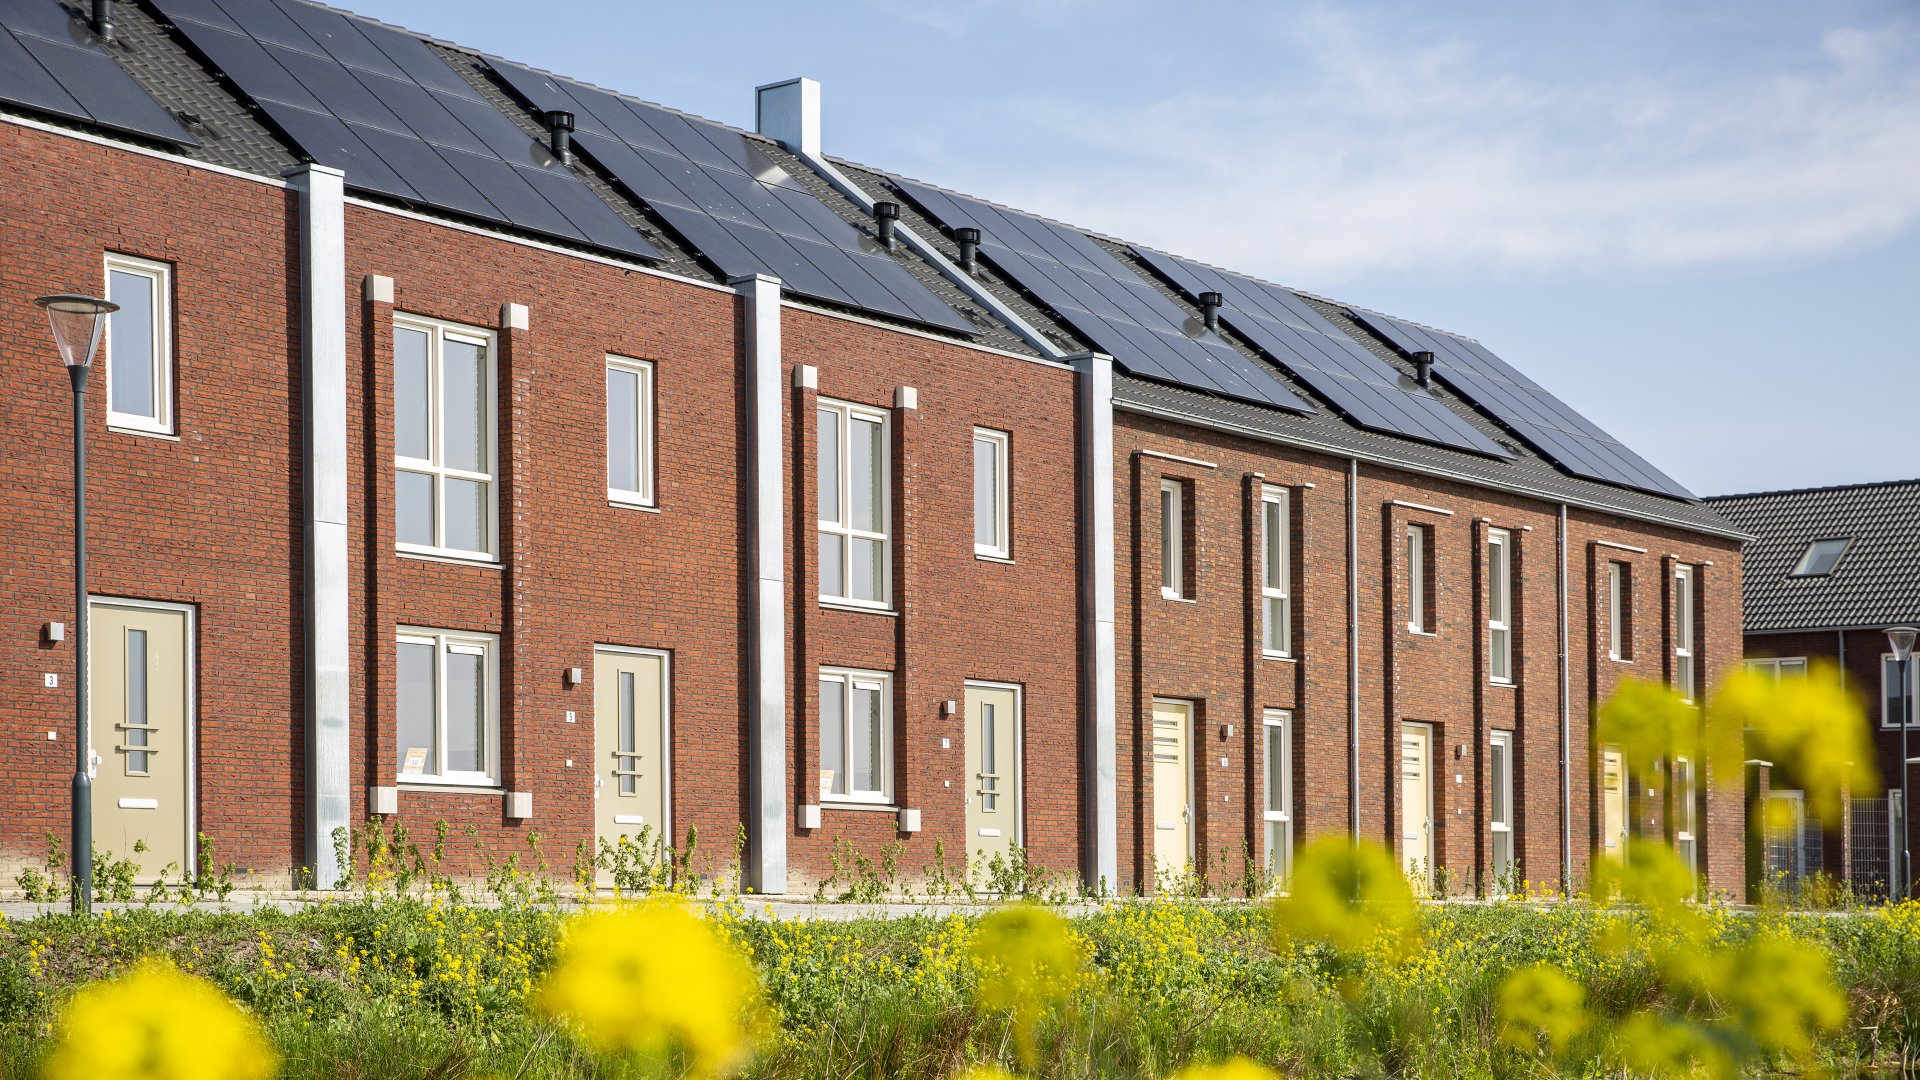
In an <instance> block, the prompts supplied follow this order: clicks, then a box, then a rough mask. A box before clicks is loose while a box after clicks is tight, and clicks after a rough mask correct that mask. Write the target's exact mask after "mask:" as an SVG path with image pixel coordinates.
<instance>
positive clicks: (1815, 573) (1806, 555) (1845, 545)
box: [1787, 536, 1853, 578]
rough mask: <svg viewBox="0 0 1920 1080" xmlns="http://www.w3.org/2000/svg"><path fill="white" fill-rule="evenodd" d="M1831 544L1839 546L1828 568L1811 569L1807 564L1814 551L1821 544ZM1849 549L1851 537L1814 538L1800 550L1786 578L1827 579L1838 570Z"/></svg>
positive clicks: (1851, 542)
mask: <svg viewBox="0 0 1920 1080" xmlns="http://www.w3.org/2000/svg"><path fill="white" fill-rule="evenodd" d="M1832 543H1838V544H1839V545H1840V550H1839V551H1836V552H1834V554H1833V563H1832V564H1831V565H1830V566H1828V567H1827V568H1826V569H1825V570H1815V569H1813V567H1812V566H1811V565H1809V564H1811V563H1812V562H1813V552H1814V549H1815V548H1817V547H1819V546H1820V545H1821V544H1832ZM1851 547H1853V537H1851V536H1819V537H1815V538H1814V539H1812V540H1809V541H1807V546H1806V547H1805V548H1802V549H1801V551H1800V558H1799V559H1798V560H1797V561H1795V562H1794V564H1793V569H1792V570H1791V571H1789V572H1788V574H1787V576H1788V577H1790V578H1805V577H1827V576H1828V575H1830V574H1832V573H1833V572H1834V571H1835V570H1838V569H1840V560H1841V559H1844V558H1846V557H1847V550H1848V549H1849V548H1851Z"/></svg>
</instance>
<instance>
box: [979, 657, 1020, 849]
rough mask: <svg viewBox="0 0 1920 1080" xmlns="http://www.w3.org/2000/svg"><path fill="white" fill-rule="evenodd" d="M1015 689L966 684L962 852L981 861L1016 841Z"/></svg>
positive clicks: (1017, 759) (1017, 726)
mask: <svg viewBox="0 0 1920 1080" xmlns="http://www.w3.org/2000/svg"><path fill="white" fill-rule="evenodd" d="M1019 732H1020V691H1019V689H1018V688H1016V687H1012V686H999V685H991V684H985V683H968V684H967V733H966V747H967V855H968V857H969V858H972V859H975V860H977V861H978V862H979V863H981V864H985V863H986V862H988V861H989V860H991V859H992V858H993V857H994V856H995V855H999V856H1002V857H1003V858H1004V857H1006V856H1008V855H1010V854H1011V853H1012V850H1013V846H1014V845H1015V844H1017V843H1019V842H1020V809H1021V804H1020V799H1021V794H1022V792H1021V790H1020V755H1019V738H1020V734H1019Z"/></svg>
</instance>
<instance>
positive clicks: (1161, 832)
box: [1153, 701, 1193, 889]
mask: <svg viewBox="0 0 1920 1080" xmlns="http://www.w3.org/2000/svg"><path fill="white" fill-rule="evenodd" d="M1192 737H1193V703H1192V702H1189V701H1155V702H1154V703H1153V863H1154V878H1155V883H1156V884H1155V888H1156V889H1159V888H1164V887H1166V886H1168V885H1171V884H1173V883H1174V882H1175V881H1177V880H1179V879H1180V878H1183V877H1185V876H1186V875H1187V873H1188V872H1189V871H1190V870H1191V868H1192V863H1193V792H1192V784H1193V769H1192V756H1191V742H1192Z"/></svg>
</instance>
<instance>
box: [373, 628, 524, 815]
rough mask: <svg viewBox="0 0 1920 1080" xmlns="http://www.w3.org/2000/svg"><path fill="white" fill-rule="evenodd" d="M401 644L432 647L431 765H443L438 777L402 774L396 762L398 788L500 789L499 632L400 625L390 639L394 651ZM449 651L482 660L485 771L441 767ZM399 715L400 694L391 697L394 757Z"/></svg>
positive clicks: (398, 729) (445, 724)
mask: <svg viewBox="0 0 1920 1080" xmlns="http://www.w3.org/2000/svg"><path fill="white" fill-rule="evenodd" d="M401 645H428V646H432V648H433V690H434V702H433V738H434V745H433V748H432V753H433V763H434V764H436V765H442V768H441V770H440V771H439V772H437V773H405V772H401V771H400V770H401V769H403V768H404V767H405V765H406V762H405V761H404V760H396V761H395V762H394V775H395V780H396V781H397V782H398V783H402V784H453V785H462V786H468V787H499V786H500V638H499V635H497V634H482V633H473V632H469V631H464V630H436V629H430V628H427V627H419V626H403V627H401V628H400V630H399V632H398V633H397V634H396V635H395V636H394V649H395V651H396V653H397V652H398V650H399V647H400V646H401ZM449 652H455V653H462V654H464V655H468V656H472V655H476V654H477V655H480V656H483V657H485V659H486V665H485V671H486V683H487V685H486V688H485V690H484V699H485V705H486V710H487V730H486V739H487V745H486V752H485V754H484V755H483V756H484V761H483V762H482V764H484V765H485V766H486V767H485V768H484V769H483V770H481V771H478V772H465V771H462V772H450V771H448V770H447V769H446V768H445V767H444V761H445V757H446V746H447V697H446V695H447V678H446V668H447V660H446V658H447V654H448V653H449ZM399 731H400V716H399V701H398V694H397V693H396V695H395V702H394V718H393V740H394V742H393V745H394V748H395V752H396V755H397V754H398V753H399V752H400V746H399Z"/></svg>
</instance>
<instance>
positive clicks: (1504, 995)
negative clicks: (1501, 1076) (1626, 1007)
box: [1496, 964, 1593, 1058]
mask: <svg viewBox="0 0 1920 1080" xmlns="http://www.w3.org/2000/svg"><path fill="white" fill-rule="evenodd" d="M1496 1008H1497V1009H1498V1012H1499V1017H1500V1041H1501V1042H1502V1043H1504V1044H1505V1045H1507V1046H1511V1047H1513V1048H1514V1049H1516V1050H1522V1051H1528V1052H1531V1051H1533V1050H1536V1049H1538V1048H1539V1047H1540V1046H1541V1045H1542V1044H1543V1043H1544V1044H1545V1046H1546V1048H1547V1051H1548V1052H1549V1053H1551V1054H1552V1055H1553V1056H1554V1057H1556V1058H1557V1057H1560V1056H1561V1055H1563V1054H1565V1053H1566V1052H1567V1047H1568V1046H1570V1045H1571V1044H1572V1043H1573V1040H1574V1039H1576V1038H1578V1037H1579V1036H1580V1035H1581V1034H1582V1033H1584V1032H1585V1031H1586V1030H1587V1028H1588V1027H1589V1026H1591V1025H1592V1023H1593V1018H1592V1017H1591V1016H1589V1015H1588V1014H1587V990H1586V987H1584V986H1581V985H1580V984H1579V983H1577V982H1574V981H1573V980H1572V979H1569V978H1567V977H1566V976H1565V975H1563V974H1561V972H1560V969H1559V968H1556V967H1554V966H1553V965H1552V964H1534V965H1532V966H1530V967H1523V968H1521V969H1520V970H1518V971H1516V972H1514V973H1513V974H1511V975H1509V976H1507V978H1506V981H1504V982H1502V983H1501V984H1500V995H1499V999H1498V1001H1497V1003H1496Z"/></svg>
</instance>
